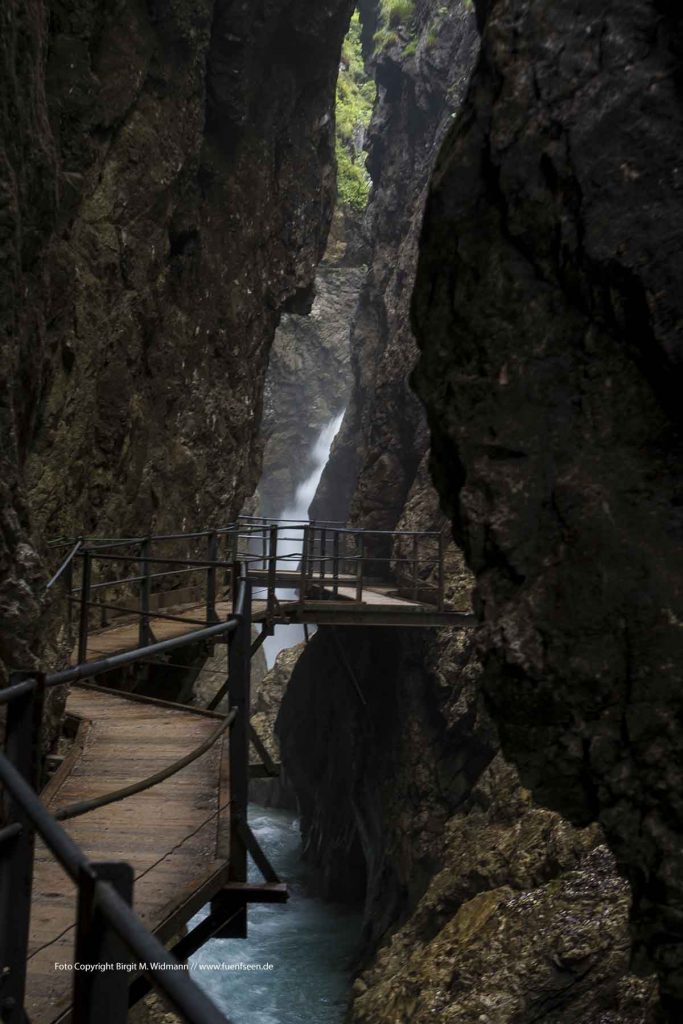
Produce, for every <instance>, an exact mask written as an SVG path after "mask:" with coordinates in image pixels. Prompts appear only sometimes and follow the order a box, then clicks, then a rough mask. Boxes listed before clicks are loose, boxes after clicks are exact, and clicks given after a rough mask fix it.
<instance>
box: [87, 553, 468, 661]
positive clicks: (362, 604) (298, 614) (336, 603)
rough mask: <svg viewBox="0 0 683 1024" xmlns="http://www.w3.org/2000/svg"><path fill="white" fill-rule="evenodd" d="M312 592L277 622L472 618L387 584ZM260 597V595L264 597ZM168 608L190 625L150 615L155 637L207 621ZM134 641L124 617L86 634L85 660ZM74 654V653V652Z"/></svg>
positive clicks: (456, 621)
mask: <svg viewBox="0 0 683 1024" xmlns="http://www.w3.org/2000/svg"><path fill="white" fill-rule="evenodd" d="M258 575H259V574H258V572H255V573H253V576H254V582H255V586H254V591H255V597H254V601H253V603H252V621H253V622H254V623H259V622H262V621H263V620H264V619H265V618H266V615H267V611H268V605H267V602H266V601H265V600H259V598H260V597H261V596H262V595H261V592H260V591H261V590H262V589H263V588H262V587H260V586H259V583H258ZM298 579H299V576H298V574H297V573H284V572H279V573H278V577H277V586H278V588H283V589H285V588H286V587H287V586H288V587H289V589H290V590H295V589H296V583H297V581H298ZM309 586H312V589H313V590H317V591H318V599H314V598H309V597H307V598H306V601H305V602H304V603H303V605H302V604H301V603H300V602H299V601H297V600H293V599H291V598H280V599H279V616H278V618H277V619H276V623H280V624H286V623H309V624H311V625H321V626H322V625H330V624H331V625H350V626H353V625H356V626H365V625H368V626H372V625H375V626H448V625H466V624H468V623H469V622H470V620H471V619H472V616H471V615H469V614H465V613H463V612H457V611H453V610H444V611H441V612H440V611H437V609H436V608H435V607H434V606H432V605H429V604H425V603H424V602H421V601H417V600H412V599H410V598H405V597H399V596H397V595H396V593H395V589H394V588H391V587H388V586H385V587H383V586H364V587H363V592H362V600H361V601H357V600H356V588H355V586H345V585H339V586H338V588H337V593H336V594H335V593H334V591H333V588H332V586H330V585H329V584H327V583H325V582H324V581H323V580H320V581H315V580H314V581H313V583H312V584H310V583H309ZM263 596H264V597H265V594H264V595H263ZM231 611H232V605H231V603H230V602H229V601H218V602H217V603H216V614H217V615H218V618H219V619H220V620H225V619H226V618H228V616H229V615H230V613H231ZM170 612H172V613H173V614H175V615H178V616H184V617H185V618H187V619H188V620H196V621H195V622H194V623H193V622H191V621H188V622H178V621H171V620H168V619H164V618H158V617H155V615H154V613H153V612H152V614H151V615H150V625H151V628H152V631H153V634H154V639H156V640H168V639H171V638H172V637H177V636H184V635H185V634H187V633H190V632H191V631H192V630H196V629H201V623H203V622H205V621H206V606H205V604H196V603H191V604H184V605H182V606H181V607H168V608H163V609H162V613H163V614H168V613H170ZM137 645H138V621H137V619H135V620H134V621H125V622H121V623H120V625H112V626H108V627H105V628H102V629H98V630H92V631H91V632H90V633H89V634H88V647H87V658H88V660H93V659H95V658H105V657H108V656H110V655H112V654H118V653H120V652H122V651H129V650H132V649H133V648H135V647H137ZM75 655H76V652H75V651H74V656H75Z"/></svg>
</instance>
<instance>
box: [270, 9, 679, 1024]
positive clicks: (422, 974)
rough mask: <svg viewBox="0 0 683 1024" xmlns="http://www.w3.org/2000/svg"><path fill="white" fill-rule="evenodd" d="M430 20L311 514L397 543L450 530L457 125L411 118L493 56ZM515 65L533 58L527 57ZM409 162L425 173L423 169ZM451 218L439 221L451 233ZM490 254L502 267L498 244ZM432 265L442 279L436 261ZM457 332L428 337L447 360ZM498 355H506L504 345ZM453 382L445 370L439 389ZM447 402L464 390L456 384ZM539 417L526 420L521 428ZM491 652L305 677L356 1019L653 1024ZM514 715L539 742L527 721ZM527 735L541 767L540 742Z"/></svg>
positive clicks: (387, 57)
mask: <svg viewBox="0 0 683 1024" xmlns="http://www.w3.org/2000/svg"><path fill="white" fill-rule="evenodd" d="M415 10H416V20H415V21H414V22H412V23H411V24H410V26H409V27H408V28H406V30H405V34H404V29H403V28H402V27H401V26H399V27H398V28H397V30H396V32H395V33H394V35H395V36H396V37H397V38H395V39H393V38H390V39H389V41H388V42H386V43H384V44H383V48H382V52H381V54H380V55H379V56H378V65H377V67H378V70H377V74H378V79H379V80H380V81H384V83H385V86H384V87H383V88H381V89H380V95H379V104H378V108H377V110H376V113H375V116H374V118H373V123H372V125H371V136H370V154H371V168H372V172H373V179H374V192H373V196H372V198H371V208H370V215H369V222H370V224H371V225H373V226H374V234H371V236H370V241H371V245H372V246H373V249H372V256H371V265H370V271H369V275H368V280H367V282H366V285H365V287H364V288H363V291H362V293H361V300H360V305H359V310H358V312H357V317H356V323H355V327H354V331H353V336H352V356H353V360H354V374H355V381H354V391H353V395H352V401H351V413H350V415H347V420H346V422H345V425H344V428H343V432H342V436H341V437H340V438H339V440H338V442H337V444H336V446H335V448H334V450H333V454H332V458H331V460H330V463H329V465H328V468H327V471H326V473H325V475H324V478H323V484H322V486H321V490H320V491H319V494H318V497H317V499H316V502H315V503H314V506H313V512H314V515H315V516H316V517H331V518H336V517H338V515H339V514H340V511H347V512H348V515H349V517H350V519H351V520H352V521H353V522H355V523H362V524H363V525H364V526H377V527H381V528H384V529H391V528H394V527H396V526H400V527H410V528H413V529H433V528H437V529H438V528H439V526H440V525H441V523H442V522H443V520H442V518H441V516H442V513H441V512H440V510H439V505H438V497H437V494H436V492H435V491H434V489H433V488H432V487H431V485H430V482H429V479H428V473H427V449H428V434H427V429H426V424H425V423H424V420H423V418H422V413H421V411H420V410H419V408H418V407H417V406H416V405H415V403H414V402H413V401H412V400H410V399H406V395H407V394H408V375H409V373H410V370H411V369H412V366H413V363H414V360H415V358H416V355H417V352H416V349H415V345H414V341H413V338H412V335H411V332H410V327H409V324H408V322H407V313H408V301H409V293H410V285H411V280H412V273H413V271H414V269H415V259H416V252H417V244H418V236H419V228H420V217H421V213H422V203H423V200H424V197H425V183H426V177H427V175H428V174H429V172H430V158H431V159H432V160H433V159H435V157H436V152H437V149H438V146H439V144H440V142H441V141H442V140H443V138H444V135H445V133H446V131H447V129H448V128H449V127H450V125H451V122H452V118H451V116H450V114H451V113H455V109H454V110H449V111H448V112H446V111H442V115H443V116H442V117H440V118H436V119H434V120H433V121H432V122H431V131H432V135H431V141H432V148H431V149H429V150H428V147H425V135H424V132H425V130H426V129H425V119H424V114H425V110H429V109H431V108H430V107H429V105H419V104H418V105H417V106H413V105H412V100H413V99H414V98H415V97H419V96H424V95H425V93H424V85H423V83H422V82H420V81H419V76H420V75H422V76H423V79H424V80H426V79H428V78H429V77H430V75H433V76H434V79H435V82H433V83H432V85H431V89H432V91H434V92H436V93H439V91H440V90H441V95H443V94H444V79H443V78H442V79H439V74H441V75H445V76H446V79H445V80H446V81H447V82H448V83H449V88H452V89H453V90H454V91H453V92H451V94H450V95H451V96H454V97H457V98H458V100H464V96H465V89H464V84H465V83H466V80H467V77H468V74H469V71H470V70H471V68H472V65H473V60H474V57H475V53H474V50H475V43H474V36H473V35H469V36H467V34H463V32H464V26H465V25H468V28H467V31H468V32H470V33H473V25H472V23H471V22H469V23H468V22H467V21H466V18H467V17H468V13H467V11H466V10H465V5H463V6H462V7H460V6H456V7H455V8H453V10H452V11H451V16H452V18H453V21H449V18H446V19H445V21H444V12H443V8H442V7H441V5H436V4H434V5H429V4H423V5H420V4H417V5H416V8H415ZM470 13H471V16H472V18H473V13H472V12H470ZM421 18H422V19H424V20H423V21H421V20H420V19H421ZM435 24H438V26H439V29H440V31H439V32H438V34H437V36H438V41H439V43H438V45H444V44H445V43H446V40H447V39H450V41H451V45H452V46H453V45H455V48H454V49H451V50H450V51H448V52H443V53H442V63H441V64H440V65H439V70H437V68H435V67H433V66H431V65H429V64H427V63H426V60H427V54H426V53H425V51H428V46H427V44H428V42H430V41H431V40H433V38H434V26H435ZM416 27H417V29H418V31H417V33H416V34H415V32H416ZM409 32H410V33H412V37H410V36H409V34H408V33H409ZM432 45H434V44H433V43H432ZM507 47H508V49H512V50H514V47H513V46H512V44H511V43H510V41H509V40H508V41H507ZM406 51H407V53H406ZM415 62H416V63H415ZM416 66H417V67H418V68H419V69H420V70H419V71H418V72H417V74H418V83H417V84H416V82H415V81H414V80H413V79H414V77H415V75H416ZM478 67H480V65H478ZM383 76H385V77H384V78H383ZM445 92H446V95H448V90H445ZM465 106H466V109H467V104H465ZM456 107H457V103H456ZM418 112H419V113H418ZM461 118H462V120H460V119H459V123H466V115H461ZM414 138H415V139H416V140H417V141H416V144H415V146H413V139H414ZM427 150H428V151H427ZM410 154H419V159H416V160H415V161H414V163H412V164H411V163H409V162H408V160H409V155H410ZM470 162H471V163H473V162H474V158H473V157H471V158H470ZM437 180H438V179H437ZM406 197H408V200H407V201H406ZM457 199H458V197H457V195H456V196H455V197H453V196H451V198H450V201H451V202H452V203H455V202H456V201H457ZM447 212H448V210H447V209H446V210H445V211H444V209H443V208H440V209H439V210H438V211H435V212H434V214H433V222H432V223H433V225H434V227H433V230H434V231H435V232H437V231H438V218H439V217H443V216H445V214H446V213H447ZM375 218H376V219H375ZM476 229H477V222H476V215H475V214H473V216H472V231H473V233H474V232H475V231H476ZM480 235H481V237H480V238H479V246H480V250H481V251H486V248H487V246H488V245H489V244H490V242H489V239H488V237H487V236H486V235H485V234H482V233H481V231H480ZM433 260H434V262H433V265H432V270H433V272H434V273H435V274H438V271H439V267H440V264H439V262H438V261H439V255H438V254H437V253H436V252H435V253H434V256H433ZM448 272H450V270H449V268H448V267H447V266H446V267H444V271H443V275H444V277H445V276H446V273H448ZM492 272H493V270H492ZM473 273H474V272H473ZM510 277H511V275H510ZM467 285H468V287H469V295H470V298H471V300H472V301H474V298H475V297H476V299H477V301H478V302H480V303H481V307H482V309H485V308H486V307H487V304H488V303H489V302H490V295H491V291H490V286H489V287H488V288H486V287H483V285H480V284H479V283H478V282H476V281H475V280H473V279H472V278H468V280H467ZM443 287H444V295H445V294H446V284H445V283H444V285H443ZM427 288H428V285H427V284H426V283H425V286H424V293H423V294H424V312H425V316H427V315H428V313H429V310H430V301H431V299H430V296H429V293H428V291H427ZM493 294H494V295H495V291H494V292H493ZM527 299H528V297H527ZM444 301H445V300H444ZM442 315H443V311H440V312H439V313H437V312H435V313H434V315H433V316H432V318H431V320H430V321H429V325H428V326H426V325H425V326H424V328H423V333H424V334H426V333H427V332H429V334H430V341H431V344H432V348H433V350H434V351H435V353H437V354H439V353H440V352H441V347H442V346H443V345H444V342H443V339H444V332H443V328H442V326H440V321H439V317H440V316H442ZM449 315H451V316H452V318H453V320H455V321H456V322H457V317H458V316H459V311H458V310H457V308H456V309H455V310H453V309H452V307H449ZM489 323H490V321H489ZM543 324H544V325H545V326H547V320H545V321H543ZM510 336H511V339H512V337H513V332H512V331H511V332H510ZM515 337H516V335H515ZM489 341H490V344H491V346H492V347H493V345H494V344H495V343H496V338H495V337H491V338H490V339H489ZM434 365H435V366H436V363H435V364H434ZM463 372H466V371H463ZM444 377H445V375H444ZM548 378H549V374H548ZM466 379H469V378H466ZM439 381H440V377H439V371H438V370H437V369H435V371H434V374H433V379H432V380H431V383H432V384H433V386H436V384H437V382H439ZM447 387H448V388H450V389H453V387H454V383H453V382H451V381H450V380H444V384H443V389H442V390H445V389H446V388H447ZM487 394H488V393H487V392H486V391H485V390H484V389H483V388H482V386H481V383H480V382H479V381H478V380H473V381H472V406H471V407H470V414H471V408H472V407H473V406H474V401H475V397H476V400H477V401H478V402H479V403H480V404H481V407H482V412H484V411H486V410H487V409H488V404H487ZM522 397H523V396H520V395H519V394H517V395H516V398H517V402H516V414H517V417H518V419H519V420H521V422H522V423H523V422H524V406H523V403H522ZM494 441H495V438H494ZM492 444H493V442H492ZM493 447H494V448H495V444H493ZM506 451H507V450H505V451H503V452H502V454H501V456H500V460H499V461H495V462H494V460H496V458H497V456H498V454H499V452H498V448H495V450H494V451H493V452H492V454H491V456H490V460H491V463H492V464H493V467H494V469H498V470H500V463H501V462H502V461H503V457H504V456H505V454H506ZM484 453H485V454H486V457H488V449H487V448H484ZM483 457H484V455H482V458H483ZM509 465H512V467H513V468H514V467H515V466H516V463H515V462H514V461H513V460H512V459H510V460H509V462H506V463H505V466H506V467H507V466H509ZM449 472H452V466H449ZM456 479H457V478H456ZM513 487H514V481H512V482H511V483H510V492H511V493H513ZM340 494H341V496H342V499H343V500H342V501H341V503H337V502H338V499H339V495H340ZM502 507H505V506H504V505H503V506H502ZM501 518H502V517H501ZM458 539H460V535H458ZM497 568H498V569H499V571H504V569H505V568H506V566H505V564H503V563H501V565H500V566H497ZM448 581H449V597H450V599H451V601H452V603H453V604H454V605H455V606H456V607H464V606H466V603H467V601H468V598H469V590H470V587H471V583H472V577H471V576H470V575H469V573H468V571H467V570H466V569H465V567H464V566H463V565H462V561H461V556H459V555H458V553H457V552H456V551H455V550H454V549H453V550H452V551H451V552H449V569H448ZM484 650H485V649H484ZM481 652H482V648H481V639H480V635H479V633H478V632H475V631H472V632H471V633H470V634H464V633H462V632H456V631H448V630H440V631H436V630H424V631H422V630H413V631H406V630H400V631H397V630H377V629H374V630H369V629H366V630H364V629H358V628H355V629H346V630H342V629H338V630H330V629H322V630H319V632H318V634H316V636H315V637H314V638H313V640H312V642H311V643H310V644H309V645H308V647H307V648H306V649H305V650H304V652H303V654H302V656H301V657H300V659H299V661H298V662H297V664H296V667H295V669H294V672H293V675H292V679H291V682H290V685H289V687H288V690H287V693H286V695H285V698H284V702H283V705H282V710H281V712H280V716H279V718H278V723H277V729H278V734H279V738H280V744H281V750H282V757H283V762H284V764H285V766H286V769H287V772H288V776H289V778H290V779H291V781H292V783H293V784H294V787H295V789H296V791H297V794H298V797H299V800H300V805H301V814H302V827H303V832H304V842H305V849H306V854H307V856H308V857H309V859H310V861H311V863H312V864H313V865H314V867H315V868H316V870H317V872H318V874H319V878H320V884H321V887H322V889H323V891H325V892H328V893H330V894H331V895H334V896H336V897H337V898H339V897H343V896H347V897H351V896H354V895H357V892H358V888H357V885H358V874H359V872H360V871H364V873H365V882H366V895H365V900H366V902H365V926H364V936H363V939H364V941H363V949H362V953H361V961H360V966H361V969H360V973H359V976H358V978H357V981H356V984H355V986H354V994H353V1000H352V1006H351V1010H350V1016H349V1019H350V1020H352V1021H355V1022H358V1024H360V1022H363V1024H365V1022H366V1021H367V1022H372V1024H382V1022H384V1021H386V1022H387V1024H390V1022H391V1024H396V1022H397V1021H400V1022H406V1024H407V1022H409V1021H410V1022H411V1024H413V1022H418V1024H419V1022H421V1021H425V1022H426V1021H428V1020H434V1019H435V1017H438V1019H439V1020H445V1021H453V1022H462V1024H470V1022H471V1021H473V1020H478V1021H484V1022H490V1024H513V1022H514V1024H531V1022H532V1021H533V1022H541V1021H542V1022H544V1024H551V1022H552V1024H577V1022H580V1024H599V1022H600V1024H607V1022H609V1024H629V1022H633V1024H636V1022H638V1024H654V1022H655V1021H657V1020H659V1019H660V1007H659V1000H658V996H657V991H656V985H655V983H654V981H653V979H652V978H651V977H648V978H644V979H638V978H636V977H634V976H633V974H632V973H631V972H630V936H629V926H628V919H629V911H630V893H629V889H628V886H627V884H626V882H625V881H624V880H623V879H622V878H621V877H620V876H619V874H618V872H617V869H616V864H615V861H614V858H613V856H612V854H611V853H610V851H609V850H608V849H607V847H606V846H605V844H604V835H603V833H602V831H601V830H600V828H599V827H596V826H591V827H576V826H575V825H573V824H570V823H569V822H568V821H567V820H565V819H564V818H562V817H561V816H560V815H559V814H558V813H557V810H556V809H555V810H546V809H545V808H544V807H542V806H538V804H537V803H535V802H534V799H533V797H532V794H531V793H530V792H529V790H528V789H527V788H525V786H524V783H523V781H521V780H520V778H519V776H518V774H517V771H516V769H515V767H513V766H512V765H511V764H509V763H507V762H506V760H505V759H504V757H503V754H502V753H501V749H500V739H499V735H498V731H497V727H496V724H495V722H494V721H493V720H492V718H491V716H490V715H489V713H488V710H487V707H486V704H485V693H486V691H487V688H488V686H489V682H488V681H489V678H490V676H489V673H490V666H489V660H488V658H486V657H485V656H484V657H483V656H482V653H481ZM565 653H566V652H565ZM526 711H527V718H528V707H527V709H526ZM508 714H509V718H510V720H512V721H520V722H521V719H522V714H519V713H517V711H515V713H514V714H513V713H512V710H511V709H509V711H508ZM525 724H526V728H527V729H528V730H529V734H530V735H531V736H532V737H533V740H534V742H535V743H536V747H535V749H536V750H537V751H542V744H543V742H544V740H543V737H541V738H540V740H539V739H538V738H537V736H536V735H535V734H534V733H533V732H532V731H531V730H530V728H529V724H528V720H527V722H526V723H525ZM503 728H504V729H505V728H506V725H505V723H503ZM312 737H313V739H312ZM585 824H586V822H585V821H580V822H579V825H580V826H583V825H585Z"/></svg>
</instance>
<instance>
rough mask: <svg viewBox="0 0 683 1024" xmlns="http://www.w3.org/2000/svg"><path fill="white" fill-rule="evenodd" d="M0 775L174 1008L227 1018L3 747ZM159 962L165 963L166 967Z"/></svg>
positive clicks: (191, 1016)
mask: <svg viewBox="0 0 683 1024" xmlns="http://www.w3.org/2000/svg"><path fill="white" fill-rule="evenodd" d="M0 781H2V783H3V784H4V786H5V788H6V789H7V791H8V792H9V793H10V794H11V795H12V797H13V798H14V800H15V801H16V803H17V804H18V805H19V806H20V807H21V809H22V814H23V816H25V817H26V818H27V819H28V820H29V821H30V822H31V824H32V825H33V827H34V828H35V830H36V832H38V834H39V835H40V837H41V839H42V840H43V842H44V843H45V845H46V846H47V848H48V849H49V850H50V852H51V853H52V855H53V856H54V857H55V859H56V860H57V861H58V862H59V863H60V864H61V866H62V868H63V869H64V871H65V872H66V873H67V875H68V876H69V877H70V878H71V880H72V881H73V882H75V883H76V884H77V885H78V886H79V889H80V887H81V886H83V885H84V883H89V886H90V887H91V895H92V897H93V899H92V900H91V904H92V906H91V913H92V911H93V910H95V909H99V910H100V911H101V913H102V914H103V915H104V917H105V918H106V919H107V921H108V923H109V924H110V925H111V926H112V927H113V928H114V930H115V932H116V934H117V935H118V937H119V938H120V939H121V940H122V941H123V942H124V943H125V945H126V946H127V947H128V949H129V951H130V952H131V953H132V954H133V955H134V957H135V959H136V961H137V962H138V963H144V964H145V965H146V970H145V973H147V974H148V975H150V976H151V978H152V981H153V983H154V986H155V988H156V989H158V991H159V992H161V993H162V995H164V996H165V997H166V999H167V1000H168V1001H169V1003H170V1004H171V1005H172V1007H173V1008H174V1010H176V1011H177V1012H178V1013H180V1014H181V1015H182V1016H183V1017H184V1019H185V1020H188V1021H201V1024H229V1022H228V1021H227V1018H226V1017H225V1016H224V1014H222V1013H221V1012H220V1011H219V1010H218V1009H217V1008H216V1006H215V1005H214V1004H213V1003H212V1002H211V1000H210V999H209V998H208V996H206V995H205V994H204V992H203V991H202V990H201V989H200V988H199V986H198V985H196V984H195V982H194V981H192V979H191V978H189V977H188V976H187V974H186V973H185V972H184V971H178V970H177V967H178V961H177V960H175V959H174V957H172V956H171V955H170V954H169V953H168V951H167V950H166V948H165V947H164V946H163V945H162V944H161V942H159V940H158V939H157V938H155V936H154V935H152V933H151V932H149V931H147V929H146V928H145V925H144V924H143V922H142V921H141V920H140V918H139V917H138V915H137V914H136V913H135V911H134V910H133V908H132V907H131V906H130V905H129V904H128V903H127V902H126V900H125V899H124V898H123V897H122V896H121V895H120V894H119V893H117V892H116V890H115V888H114V886H113V884H112V883H111V882H108V881H104V880H103V879H101V878H100V877H98V865H97V864H94V863H93V862H92V861H90V860H89V859H88V857H86V855H85V854H84V853H83V851H82V850H81V848H80V847H79V846H78V844H77V843H75V842H74V840H73V839H72V838H71V836H70V835H68V833H67V832H65V831H64V829H63V828H62V826H61V825H59V824H58V822H57V821H56V820H55V818H54V816H53V815H52V814H50V812H49V811H48V809H47V808H46V807H45V805H44V804H43V802H42V801H41V799H40V798H39V796H38V795H37V793H36V792H35V791H34V790H33V788H32V787H31V785H30V784H29V783H28V782H27V781H26V780H25V779H24V778H23V776H22V775H21V773H20V772H19V771H18V770H17V769H16V768H15V767H14V765H13V764H12V762H11V761H10V760H9V758H8V757H7V756H6V755H5V754H3V753H0ZM155 965H165V968H166V969H164V967H163V966H155ZM169 968H170V969H169ZM126 985H127V983H126Z"/></svg>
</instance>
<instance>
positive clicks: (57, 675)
mask: <svg viewBox="0 0 683 1024" xmlns="http://www.w3.org/2000/svg"><path fill="white" fill-rule="evenodd" d="M238 595H239V596H238V604H237V607H236V608H235V609H234V611H233V612H232V614H231V616H230V618H229V619H228V620H227V622H218V623H216V625H215V626H206V627H205V628H203V629H195V630H192V631H191V632H190V633H184V634H183V635H182V636H177V637H171V638H170V639H168V640H160V641H159V642H158V643H154V644H147V645H146V646H145V647H136V648H135V650H133V651H124V652H122V653H121V654H112V655H111V656H110V657H108V658H98V659H96V660H95V661H86V662H83V663H82V664H80V665H74V666H73V667H72V668H66V669H62V670H61V671H59V672H51V673H49V674H48V675H46V676H45V677H44V684H45V686H47V687H51V686H61V685H63V684H64V683H75V682H76V680H78V679H91V678H94V677H95V676H99V675H102V673H104V672H111V671H112V670H113V669H117V668H123V667H124V666H125V665H132V664H134V663H135V662H136V661H141V660H142V659H143V658H149V657H150V656H153V655H155V654H163V653H164V652H166V651H174V650H176V649H177V648H178V647H184V646H185V645H187V644H191V643H199V642H200V641H202V640H211V639H214V638H215V637H218V636H224V635H225V634H226V633H231V632H233V630H235V629H236V628H237V624H238V620H239V619H240V617H241V616H242V615H243V614H244V590H243V588H242V587H240V589H239V590H238ZM240 598H241V600H240ZM38 682H39V680H38V678H35V679H25V680H22V681H21V682H20V683H15V684H14V685H13V686H6V687H4V689H1V690H0V705H2V704H7V703H9V701H11V700H13V699H15V698H16V697H20V696H22V695H23V694H26V693H30V692H31V691H32V690H34V689H35V688H36V687H37V686H38Z"/></svg>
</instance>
